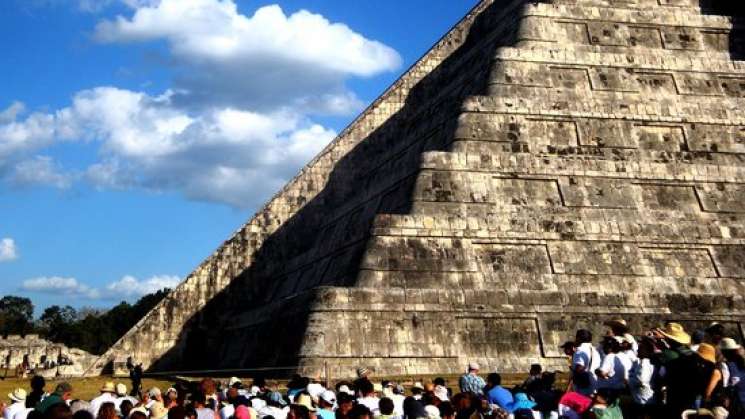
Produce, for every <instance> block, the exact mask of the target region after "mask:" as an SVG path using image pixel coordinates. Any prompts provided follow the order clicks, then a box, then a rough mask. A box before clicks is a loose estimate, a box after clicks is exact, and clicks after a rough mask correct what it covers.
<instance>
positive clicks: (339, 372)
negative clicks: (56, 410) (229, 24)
mask: <svg viewBox="0 0 745 419" xmlns="http://www.w3.org/2000/svg"><path fill="white" fill-rule="evenodd" d="M715 3H716V2H715ZM723 3H729V2H723ZM718 13H719V14H718ZM725 13H731V12H727V11H726V10H723V9H721V8H718V7H717V4H701V3H700V2H699V0H573V1H569V0H566V1H564V0H553V1H546V2H532V1H525V0H519V1H498V0H497V1H489V0H485V1H482V2H481V3H480V4H478V5H477V6H476V7H475V8H474V9H473V11H472V12H471V13H469V14H468V15H467V16H466V17H465V18H464V19H463V20H462V21H461V22H460V23H458V24H457V25H456V26H455V27H454V29H453V30H452V31H451V32H450V33H449V34H447V35H446V36H445V37H444V38H443V39H442V40H441V41H440V42H439V43H438V44H437V45H435V46H434V47H433V49H432V50H430V51H429V52H428V53H427V54H426V55H425V56H424V57H423V58H422V59H421V60H420V61H419V62H418V63H417V64H415V65H414V66H413V67H412V68H411V69H410V70H409V71H408V72H407V73H405V74H404V75H403V76H402V77H401V79H400V80H399V81H397V82H396V83H395V84H394V85H393V86H392V87H391V88H390V89H389V90H388V91H386V92H385V93H384V94H383V95H382V96H381V97H380V98H379V99H378V100H377V101H376V102H375V103H373V104H372V105H371V106H370V108H368V109H367V110H366V111H365V112H364V113H363V114H362V115H361V116H360V117H359V118H358V119H357V120H356V121H355V122H354V123H353V124H351V125H350V127H349V128H348V129H346V130H345V131H344V132H342V134H341V135H340V136H339V137H338V138H337V139H336V140H335V141H334V142H333V143H331V144H330V145H329V146H328V147H327V148H326V149H325V150H324V151H323V152H322V153H321V154H320V155H319V156H318V157H317V158H316V159H314V160H313V161H312V162H310V163H309V164H308V165H307V166H306V167H305V168H304V169H303V170H302V171H301V172H300V174H298V176H297V177H296V178H295V179H293V180H292V181H290V182H289V183H288V184H287V186H286V187H285V188H284V189H283V190H282V191H280V192H279V193H278V194H277V195H276V196H275V197H274V198H272V200H270V201H269V203H267V204H266V206H265V207H264V208H263V209H262V210H261V211H260V212H259V213H258V214H257V215H256V216H255V217H254V218H253V219H251V220H250V221H249V222H248V224H246V225H245V226H244V227H242V228H241V229H240V230H239V231H237V232H236V233H235V235H234V236H233V237H231V238H230V239H229V240H228V241H226V242H225V243H224V244H223V245H222V246H221V247H220V248H219V249H218V250H217V251H216V252H215V253H214V254H213V255H212V256H211V257H209V258H208V259H207V260H206V261H205V262H204V263H203V264H202V265H200V266H199V267H198V268H197V269H196V270H195V271H194V272H193V273H192V274H191V275H189V277H187V278H186V280H185V281H184V282H183V284H182V285H181V286H179V287H178V288H177V289H176V290H174V291H173V292H172V294H171V295H170V296H169V297H168V298H166V300H164V301H163V303H161V304H160V305H159V306H158V307H156V308H155V309H154V310H153V311H152V312H151V313H150V314H149V315H148V316H147V317H146V318H145V319H143V320H142V321H141V322H140V323H139V324H138V325H137V326H136V327H135V328H134V329H133V330H132V331H130V332H129V333H128V334H127V335H126V336H125V337H124V338H123V339H122V340H120V341H119V342H118V343H117V344H116V345H114V347H112V348H111V350H110V351H109V352H108V353H107V354H105V355H104V356H103V357H101V359H99V361H98V362H97V363H96V365H95V366H94V367H93V368H92V369H91V371H90V372H91V373H96V372H100V371H101V370H103V369H105V368H106V366H107V365H110V363H111V361H114V360H117V359H121V358H122V357H126V356H130V355H131V356H134V358H135V359H137V360H138V361H141V362H144V363H145V365H146V366H147V367H149V368H150V369H152V370H166V371H193V370H227V369H243V368H260V367H272V368H278V369H279V370H281V371H284V372H287V371H290V370H285V369H283V368H285V367H288V368H295V369H297V370H300V371H301V372H306V373H319V372H322V371H323V370H325V369H328V371H329V373H330V374H331V375H332V376H333V377H342V376H347V375H351V374H352V371H353V370H354V368H356V367H357V366H359V365H365V366H369V367H372V368H373V369H374V370H375V372H376V374H379V375H383V374H396V375H398V374H423V373H447V372H458V371H460V370H461V369H462V368H463V365H465V363H466V362H467V361H479V362H480V363H481V364H482V368H483V369H485V370H487V369H488V370H494V369H497V370H500V371H514V370H523V369H525V368H527V366H528V365H529V364H530V363H533V362H540V363H542V364H544V365H546V366H556V367H559V366H563V365H564V362H565V361H564V360H563V358H562V354H561V353H560V351H559V349H558V345H559V344H560V343H561V342H563V341H564V340H567V339H568V338H570V337H571V335H572V334H573V332H574V330H575V329H576V328H578V327H590V328H592V329H594V330H596V331H597V332H598V333H600V331H601V330H599V329H598V327H602V326H601V324H602V321H603V320H606V319H608V318H610V317H619V316H620V317H624V318H626V319H627V320H628V321H630V323H631V325H632V326H633V327H634V328H635V329H637V330H642V329H641V328H642V327H650V326H652V325H655V324H657V323H659V322H662V321H665V320H676V321H680V322H682V323H683V324H685V325H686V326H687V327H691V328H692V327H694V326H698V325H702V324H707V323H709V322H711V321H719V322H721V323H723V324H725V325H726V327H727V328H728V329H730V332H731V333H733V334H734V335H736V336H741V335H742V334H741V327H742V326H741V322H742V321H743V320H744V319H745V301H743V290H745V63H744V62H740V61H737V60H736V59H737V58H739V57H741V56H742V51H740V50H739V48H740V47H742V46H743V44H744V43H743V41H742V39H741V38H740V36H741V35H740V33H741V32H740V30H741V28H742V26H743V23H742V19H740V18H737V17H732V16H727V15H724V14H725ZM720 14H721V15H720ZM412 30H415V28H412ZM246 187H251V185H246Z"/></svg>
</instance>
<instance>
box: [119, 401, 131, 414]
mask: <svg viewBox="0 0 745 419" xmlns="http://www.w3.org/2000/svg"><path fill="white" fill-rule="evenodd" d="M132 408H134V405H133V404H132V401H131V400H122V402H121V403H120V404H119V411H120V412H121V413H122V417H124V418H126V417H127V416H129V412H131V411H132Z"/></svg>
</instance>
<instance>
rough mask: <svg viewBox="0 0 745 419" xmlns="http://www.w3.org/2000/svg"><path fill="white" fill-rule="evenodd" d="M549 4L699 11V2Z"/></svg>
mask: <svg viewBox="0 0 745 419" xmlns="http://www.w3.org/2000/svg"><path fill="white" fill-rule="evenodd" d="M550 3H551V4H559V5H578V6H593V7H613V8H617V9H618V8H621V9H642V10H677V9H681V10H685V11H687V12H690V13H695V12H700V11H701V0H550Z"/></svg>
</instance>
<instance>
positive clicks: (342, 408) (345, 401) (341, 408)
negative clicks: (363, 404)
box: [336, 393, 354, 415]
mask: <svg viewBox="0 0 745 419" xmlns="http://www.w3.org/2000/svg"><path fill="white" fill-rule="evenodd" d="M336 403H337V405H338V407H337V409H336V410H337V411H338V412H341V413H342V414H343V415H348V414H349V412H350V411H351V410H352V408H353V407H354V398H352V396H351V395H349V394H347V393H339V395H338V396H337V398H336Z"/></svg>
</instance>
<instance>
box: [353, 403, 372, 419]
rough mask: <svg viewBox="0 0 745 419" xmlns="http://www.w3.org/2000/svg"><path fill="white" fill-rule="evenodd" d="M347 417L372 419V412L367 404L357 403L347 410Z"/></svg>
mask: <svg viewBox="0 0 745 419" xmlns="http://www.w3.org/2000/svg"><path fill="white" fill-rule="evenodd" d="M349 419H373V413H372V412H371V411H370V409H368V408H367V406H365V405H362V404H358V405H355V406H354V407H353V408H352V410H351V411H350V412H349Z"/></svg>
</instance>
